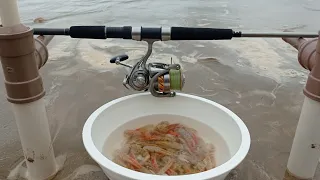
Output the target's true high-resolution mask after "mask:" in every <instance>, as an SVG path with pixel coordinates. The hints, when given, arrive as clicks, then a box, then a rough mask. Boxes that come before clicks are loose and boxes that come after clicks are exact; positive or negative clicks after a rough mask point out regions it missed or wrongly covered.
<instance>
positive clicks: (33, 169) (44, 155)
mask: <svg viewBox="0 0 320 180" xmlns="http://www.w3.org/2000/svg"><path fill="white" fill-rule="evenodd" d="M0 12H1V19H2V25H3V27H0V57H1V64H2V68H3V73H4V82H5V87H6V90H7V99H8V101H9V102H11V103H12V109H13V112H14V116H15V119H16V124H17V127H18V131H19V136H20V140H21V144H22V149H23V153H24V157H25V161H26V165H27V178H28V179H32V180H44V179H49V178H52V177H53V176H54V175H55V174H56V173H57V171H58V167H57V163H56V160H55V156H54V151H53V148H52V140H51V136H50V129H49V125H48V118H47V114H46V110H45V103H44V101H43V100H42V97H43V96H44V95H45V91H44V88H43V84H42V79H41V77H40V76H39V72H38V68H39V65H38V64H37V61H36V55H35V54H36V53H35V51H36V47H35V42H34V37H33V31H32V29H30V28H28V27H26V26H24V25H22V24H20V20H19V14H18V8H17V4H16V0H1V1H0Z"/></svg>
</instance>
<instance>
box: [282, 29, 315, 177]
mask: <svg viewBox="0 0 320 180" xmlns="http://www.w3.org/2000/svg"><path fill="white" fill-rule="evenodd" d="M288 42H291V43H293V44H300V45H299V47H298V49H299V61H300V62H302V64H303V65H302V66H303V67H305V68H306V69H309V70H311V72H310V74H309V76H308V80H307V84H306V86H305V88H304V90H303V92H304V94H305V96H306V97H305V100H304V103H303V106H302V110H301V115H300V118H299V122H298V126H297V129H296V133H295V137H294V140H293V144H292V148H291V152H290V156H289V160H288V164H287V172H288V173H289V174H290V175H292V176H293V177H296V178H299V179H312V178H313V177H314V175H315V172H316V169H317V166H318V163H319V158H320V131H319V127H320V119H319V117H320V32H319V38H318V39H313V40H309V41H300V42H299V41H288ZM310 62H312V63H310Z"/></svg>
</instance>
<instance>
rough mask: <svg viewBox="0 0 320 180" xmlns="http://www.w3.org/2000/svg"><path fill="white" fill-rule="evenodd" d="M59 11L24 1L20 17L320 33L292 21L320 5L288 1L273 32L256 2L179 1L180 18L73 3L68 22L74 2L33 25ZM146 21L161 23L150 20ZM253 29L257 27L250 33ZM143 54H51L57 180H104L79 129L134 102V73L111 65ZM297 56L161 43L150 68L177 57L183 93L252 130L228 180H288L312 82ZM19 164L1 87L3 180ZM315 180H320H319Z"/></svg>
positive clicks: (102, 50)
mask: <svg viewBox="0 0 320 180" xmlns="http://www.w3.org/2000/svg"><path fill="white" fill-rule="evenodd" d="M29 2H30V1H29ZM52 2H53V1H52ZM58 2H60V1H57V3H56V4H55V3H51V4H49V5H48V3H49V1H48V2H46V3H43V4H41V3H40V1H37V0H34V1H32V3H34V6H27V5H26V1H21V5H25V6H26V7H22V8H21V12H22V15H23V21H24V22H26V24H28V25H32V26H40V27H43V26H46V27H65V26H69V25H70V24H75V25H79V24H89V23H90V24H93V25H95V24H105V23H111V24H112V25H124V24H125V25H128V23H130V25H137V24H138V25H154V24H157V25H172V26H173V25H190V26H199V27H235V28H241V29H244V30H256V29H258V30H266V29H267V30H274V29H277V28H279V29H281V28H284V27H285V28H290V27H292V28H300V29H302V30H304V31H311V30H312V31H314V32H316V31H317V29H315V26H314V25H312V22H310V21H309V20H305V19H304V18H302V17H300V16H299V17H300V18H296V20H293V19H290V18H289V17H290V15H292V16H293V15H294V14H296V13H297V12H304V13H305V14H307V15H315V14H316V13H317V9H314V8H312V7H316V6H315V5H314V4H313V3H316V2H315V1H308V2H305V3H303V4H302V5H301V4H299V1H291V2H294V3H292V5H291V6H284V5H288V1H285V0H282V1H277V2H276V1H274V2H273V1H272V3H275V4H276V3H280V4H278V5H281V6H283V7H285V8H284V9H283V11H282V13H283V16H282V17H284V18H283V19H280V18H279V19H277V21H274V22H273V23H271V24H264V23H263V22H266V21H267V20H268V16H267V13H266V12H264V11H263V9H264V8H262V6H260V5H258V3H251V4H250V3H248V2H252V1H249V0H247V1H244V2H243V4H241V3H240V4H237V3H231V4H230V3H228V2H229V1H221V2H220V1H219V2H212V3H209V2H207V4H206V5H203V4H202V5H201V3H203V2H202V1H201V3H200V4H199V5H196V4H195V3H193V2H192V1H184V3H182V4H181V3H180V4H179V3H178V2H175V1H172V2H171V4H170V3H169V5H168V6H167V7H168V8H169V7H170V9H169V10H170V11H171V12H179V13H176V14H175V16H172V15H170V16H169V15H168V14H166V13H167V12H166V10H165V9H162V8H161V9H160V10H159V11H150V10H148V8H147V7H148V6H149V7H153V8H156V7H158V6H159V5H161V3H156V2H153V3H152V2H149V1H148V3H145V1H132V2H131V1H130V2H127V1H108V2H107V1H101V3H100V5H97V4H94V3H93V2H89V1H88V2H87V1H85V2H82V3H79V2H78V3H76V1H72V2H73V3H75V4H76V7H77V8H79V9H75V10H73V11H70V12H69V11H68V9H67V8H68V7H69V6H70V4H68V3H72V2H71V1H70V2H66V5H65V6H64V7H60V9H56V10H53V11H52V12H50V13H48V15H47V16H48V17H47V19H48V22H46V23H45V24H42V25H36V24H32V23H31V22H32V18H35V17H37V16H43V15H44V14H45V13H46V12H48V10H49V9H54V7H56V8H58V4H59V3H58ZM121 2H122V3H121ZM199 2H200V1H199ZM107 3H109V4H107ZM261 3H262V2H261ZM272 3H269V2H268V4H272ZM123 4H126V6H123ZM35 5H41V8H39V10H37V11H35V9H34V8H36V6H35ZM250 6H252V8H251V9H250ZM39 7H40V6H39ZM119 7H121V8H122V9H121V8H120V9H119ZM133 7H135V8H140V11H143V13H133V12H131V15H132V16H133V17H132V19H130V18H127V17H128V16H127V15H126V14H124V12H125V11H130V10H129V9H130V8H133ZM221 7H222V8H221ZM69 8H70V7H69ZM81 8H83V9H82V11H81ZM103 8H105V9H107V10H108V16H105V13H106V11H105V9H103ZM223 8H224V10H223ZM248 8H249V10H248ZM308 8H309V9H308ZM213 9H215V10H216V11H214V10H213ZM302 9H304V10H302ZM306 9H307V10H306ZM69 10H70V9H69ZM252 10H254V11H252ZM259 11H260V12H259ZM111 12H112V13H111ZM254 12H256V13H257V12H259V13H257V16H252V15H250V14H251V13H254ZM272 12H273V11H272ZM81 13H83V14H81ZM148 13H149V15H150V14H152V15H154V16H155V18H154V19H150V18H149V17H147V16H148ZM60 14H64V15H63V16H62V15H61V16H60ZM300 14H301V13H300ZM229 15H232V16H233V17H230V16H229ZM273 15H274V16H281V13H280V14H279V13H278V14H277V13H275V12H273ZM177 17H178V18H177ZM212 17H214V18H212ZM45 18H46V17H45ZM78 19H81V21H79V20H78ZM77 20H78V21H77ZM115 20H117V21H115ZM252 21H253V22H254V23H250V22H252ZM145 50H146V46H145V44H143V43H139V42H133V41H124V40H106V41H101V40H76V39H70V38H68V37H57V38H55V39H54V40H53V42H52V43H51V44H50V46H49V52H50V59H49V61H48V63H47V64H46V65H45V67H44V68H42V69H41V70H40V73H41V75H42V77H43V80H44V85H45V88H46V92H47V95H46V97H45V100H46V106H47V111H48V117H49V124H50V129H51V134H52V138H53V146H54V150H55V153H56V156H59V155H66V156H67V160H66V162H65V165H64V168H63V169H62V171H61V172H60V173H59V174H58V175H57V176H56V178H55V179H56V180H60V179H62V180H64V179H65V180H66V179H75V180H81V179H101V180H103V179H107V178H106V177H105V176H104V174H103V173H102V172H101V170H100V168H99V167H98V166H97V164H96V163H95V162H94V161H93V160H92V159H91V158H90V157H89V155H88V154H87V152H86V151H85V149H84V146H83V143H82V139H81V133H82V127H83V124H84V123H85V121H86V119H87V118H88V116H89V115H90V114H91V113H92V112H93V111H94V110H95V109H97V108H98V107H99V106H101V105H103V104H104V103H107V102H109V101H111V100H113V99H116V98H119V97H122V96H125V95H129V94H132V93H137V92H132V91H129V90H126V89H125V88H124V87H123V86H122V80H123V77H124V74H125V73H126V72H127V71H126V70H125V69H124V68H122V67H118V66H115V65H110V64H109V63H108V59H109V58H110V57H112V56H114V55H117V54H121V53H127V54H129V56H130V57H131V58H132V59H137V58H139V57H140V56H142V55H143V53H144V52H145ZM296 56H297V52H296V51H295V50H294V49H293V48H291V47H290V46H288V45H287V44H285V43H284V42H282V41H281V40H280V39H260V38H257V39H235V40H232V41H215V42H210V41H204V42H199V41H192V42H165V43H156V44H155V48H154V53H153V54H152V56H151V59H150V61H153V62H154V61H161V62H169V61H170V58H171V57H172V58H173V61H174V62H175V63H181V65H182V67H183V68H184V70H185V74H186V84H185V88H184V89H183V92H184V93H189V94H194V95H198V96H201V97H204V98H207V99H210V100H213V101H216V102H218V103H220V104H222V105H224V106H226V107H227V108H229V109H231V110H232V111H233V112H235V113H236V114H237V115H238V116H239V117H240V118H241V119H242V120H243V121H244V122H245V124H246V125H247V127H248V129H249V131H250V133H251V139H252V144H251V148H250V152H249V154H248V156H247V157H246V159H245V160H244V161H243V163H242V164H241V165H239V166H238V167H237V168H236V169H235V170H233V171H232V172H231V173H230V175H229V176H228V178H227V179H228V180H282V179H283V176H284V174H285V170H286V163H287V159H288V156H289V152H290V148H291V144H292V140H293V137H294V133H295V129H296V125H297V122H298V118H299V115H300V110H301V105H302V102H303V98H304V96H303V94H302V89H303V86H304V84H305V81H306V78H307V73H308V72H307V71H305V70H303V69H302V68H301V67H300V65H299V64H298V62H297V60H296ZM134 62H135V60H128V63H129V64H132V63H134ZM1 74H2V73H1ZM1 76H2V75H1ZM0 84H3V78H0ZM22 160H23V153H22V149H21V144H20V141H19V136H18V131H17V128H16V124H15V121H14V118H13V113H12V112H11V109H10V104H9V103H8V102H7V101H6V99H5V89H4V86H1V87H0V179H7V176H8V175H9V173H10V172H11V171H12V169H14V168H15V167H16V165H17V164H19V163H20V162H21V161H22ZM18 179H19V178H18ZM315 179H320V173H319V172H318V173H317V176H316V177H315Z"/></svg>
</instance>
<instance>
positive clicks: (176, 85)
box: [110, 41, 185, 97]
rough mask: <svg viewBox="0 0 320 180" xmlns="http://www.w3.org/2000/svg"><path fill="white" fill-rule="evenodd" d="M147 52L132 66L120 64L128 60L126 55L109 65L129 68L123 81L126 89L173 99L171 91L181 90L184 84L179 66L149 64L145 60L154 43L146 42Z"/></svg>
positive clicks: (183, 77)
mask: <svg viewBox="0 0 320 180" xmlns="http://www.w3.org/2000/svg"><path fill="white" fill-rule="evenodd" d="M147 43H148V51H147V53H146V55H144V56H143V57H142V58H141V59H140V60H139V61H138V62H137V63H136V64H135V65H134V66H130V65H128V64H124V63H122V61H125V60H127V59H129V56H128V55H125V54H124V55H119V56H116V57H113V58H112V59H111V60H110V63H116V64H117V65H123V66H125V67H129V68H130V69H131V71H130V72H129V74H127V75H126V76H125V78H124V80H123V85H124V86H125V87H126V88H127V89H130V88H131V89H133V90H136V91H148V90H149V91H150V92H151V94H152V95H153V96H155V97H174V96H175V95H176V93H175V92H174V91H173V90H182V88H183V86H184V83H185V76H184V74H183V72H182V70H181V66H180V65H179V64H172V59H171V64H165V63H149V64H147V60H148V58H149V57H150V55H151V53H152V45H153V43H154V41H147Z"/></svg>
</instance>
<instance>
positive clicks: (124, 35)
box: [34, 26, 318, 97]
mask: <svg viewBox="0 0 320 180" xmlns="http://www.w3.org/2000/svg"><path fill="white" fill-rule="evenodd" d="M34 34H36V35H66V36H70V37H72V38H87V39H107V38H120V39H133V40H136V41H146V42H147V43H148V50H147V53H146V54H145V55H144V56H143V57H142V58H141V59H140V60H139V61H138V62H137V63H136V64H135V65H133V66H131V65H128V64H124V63H123V62H122V61H125V60H127V59H129V56H128V55H126V54H122V55H118V56H116V57H113V58H111V59H110V63H115V64H117V65H122V66H125V67H128V68H130V69H131V71H130V72H129V73H128V74H127V75H126V76H125V78H124V80H123V85H124V86H125V87H126V88H127V89H133V90H136V91H147V90H149V91H150V92H151V94H152V95H153V96H155V97H174V96H175V92H174V90H181V89H182V88H183V86H184V84H185V76H184V74H183V72H182V69H181V66H180V65H179V64H172V60H171V63H170V64H165V63H160V62H156V63H149V64H147V60H148V58H149V57H150V55H151V53H152V45H153V43H154V42H156V41H169V40H230V39H232V38H240V37H270V38H276V37H305V38H313V37H318V34H312V33H309V34H308V33H292V32H279V33H242V32H240V31H238V32H236V31H233V30H232V29H217V28H195V27H169V28H166V27H131V26H123V27H106V26H71V27H70V28H65V29H51V28H35V29H34Z"/></svg>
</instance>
